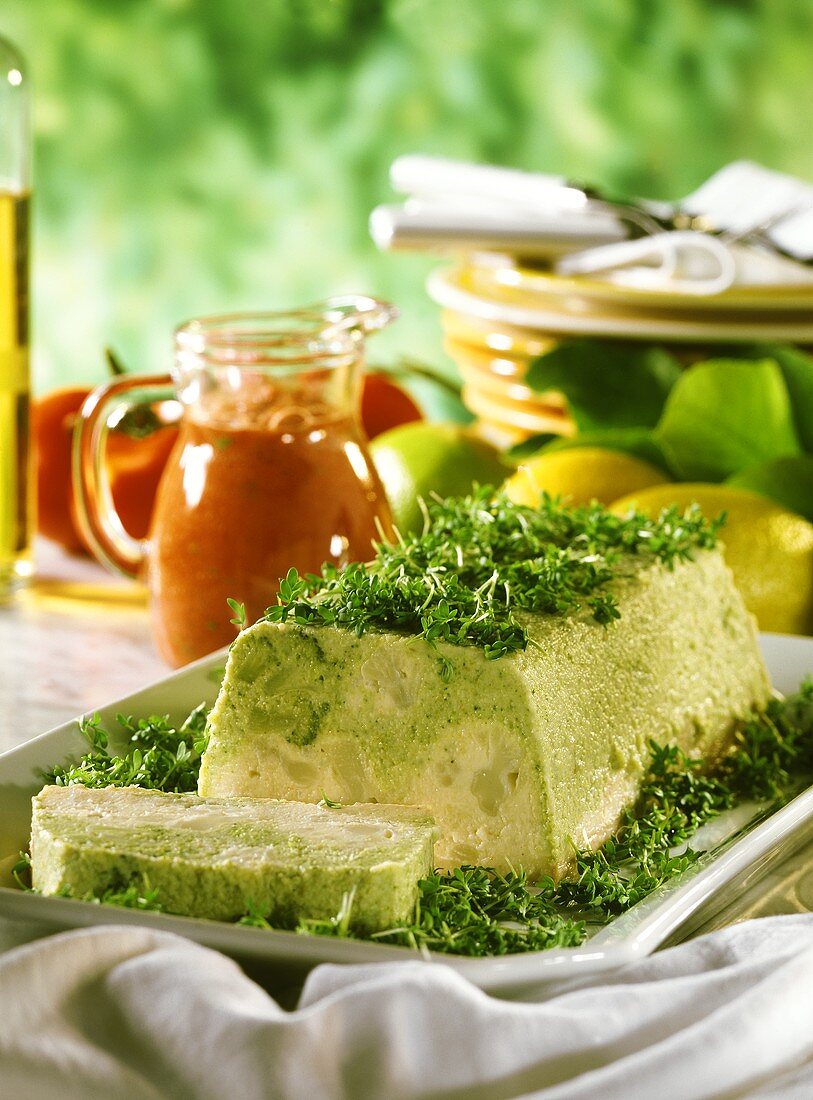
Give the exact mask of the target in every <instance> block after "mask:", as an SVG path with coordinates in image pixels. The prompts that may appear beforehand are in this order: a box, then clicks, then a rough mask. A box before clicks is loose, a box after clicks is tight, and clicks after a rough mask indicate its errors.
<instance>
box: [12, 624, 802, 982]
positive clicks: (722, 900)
mask: <svg viewBox="0 0 813 1100" xmlns="http://www.w3.org/2000/svg"><path fill="white" fill-rule="evenodd" d="M761 645H762V650H763V653H764V655H765V659H766V662H767V665H768V669H769V672H770V674H771V679H772V681H773V683H774V686H775V687H776V688H777V689H778V690H779V691H781V692H784V693H788V692H792V691H795V690H796V688H797V687H798V686H799V684H800V683H801V681H802V680H803V679H804V677H805V676H806V675H808V674H809V673H813V638H797V637H786V636H783V635H762V637H761ZM224 659H225V653H224V652H220V653H215V654H212V655H211V656H210V657H206V658H204V659H203V660H202V661H198V662H196V663H195V664H193V665H189V666H188V667H187V668H184V669H182V670H181V671H180V672H176V673H174V674H173V675H172V676H169V677H167V678H166V679H164V680H161V681H160V682H159V683H157V684H153V685H151V686H150V687H147V688H144V689H143V690H142V691H138V692H136V693H135V694H134V695H130V696H128V697H127V698H126V699H121V700H119V701H118V702H115V703H111V704H110V705H109V706H105V707H100V708H99V714H100V715H101V718H102V723H103V724H104V725H109V726H111V727H112V726H114V725H115V716H116V714H119V713H126V714H134V715H136V716H145V715H148V714H168V715H170V717H171V718H172V719H173V720H177V721H180V720H181V719H183V718H184V717H185V716H186V715H187V714H188V713H189V711H190V710H191V709H192V708H193V707H194V706H196V705H197V704H198V703H200V702H201V701H205V702H207V703H212V702H214V699H215V696H216V695H217V689H218V685H219V679H220V672H221V671H222V666H223V664H224ZM86 748H87V745H86V742H85V740H84V738H83V737H82V735H81V734H80V733H79V729H78V726H77V724H76V722H75V721H73V722H68V723H66V724H65V725H63V726H58V727H57V728H56V729H53V730H51V731H50V732H49V733H44V734H42V735H41V736H40V737H36V738H34V739H33V740H32V741H28V742H26V744H24V745H21V746H20V747H19V748H16V749H12V750H11V751H10V752H6V753H3V754H2V755H0V917H3V918H6V919H9V920H13V921H22V922H31V923H32V924H41V925H47V926H50V927H52V928H53V929H54V930H56V929H59V928H62V929H64V928H79V927H84V926H87V925H93V924H143V925H146V926H148V927H152V928H160V929H164V930H166V931H172V932H176V933H178V934H180V935H182V936H188V937H189V938H190V939H193V940H196V941H197V942H198V943H202V944H206V945H207V946H209V947H213V948H215V949H217V950H219V951H223V952H225V953H226V954H228V955H232V956H233V957H235V958H237V959H239V960H243V961H246V962H248V963H250V964H254V965H257V964H260V965H262V964H272V965H273V966H274V967H276V968H280V967H281V968H285V969H294V970H299V971H302V970H307V969H309V968H310V967H312V966H315V965H316V964H317V963H321V962H334V963H336V962H338V963H360V962H377V961H378V962H383V961H396V960H401V961H403V960H405V959H414V958H415V954H414V952H412V951H411V950H410V949H408V948H405V947H393V946H388V945H386V944H377V943H369V942H364V941H360V940H342V939H332V938H327V937H322V936H307V935H297V934H296V933H294V932H277V931H265V930H262V929H257V928H246V927H242V926H239V925H234V924H223V923H218V922H216V921H208V920H196V919H191V918H188V917H175V916H170V915H167V914H162V913H152V912H141V911H137V910H131V909H120V908H117V907H115V906H104V905H94V904H92V903H88V902H81V901H72V900H69V899H66V898H50V897H48V898H46V897H40V896H38V895H36V894H31V893H26V892H24V891H22V890H19V889H17V888H16V887H15V885H14V882H13V879H12V877H11V868H12V867H13V865H14V863H15V862H16V860H17V858H18V854H19V852H20V851H21V850H23V849H25V848H27V847H28V835H29V828H30V823H31V796H32V795H33V794H36V792H37V791H38V790H39V789H40V788H41V787H42V772H43V771H44V770H46V769H48V768H50V767H52V766H53V765H54V764H56V763H59V762H62V761H64V760H66V759H67V758H68V757H71V756H76V755H79V754H80V753H82V752H83V751H85V749H86ZM755 815H757V819H756V822H754V816H755ZM752 822H753V823H752ZM743 829H745V831H744V835H739V838H738V839H734V840H733V841H731V842H730V843H728V844H725V846H724V847H723V848H722V850H721V851H720V850H718V854H716V855H714V856H708V857H706V858H705V859H704V860H701V862H700V865H699V866H696V867H693V868H691V869H690V870H689V871H688V872H686V873H685V874H684V875H682V876H680V877H679V878H677V879H673V880H672V881H671V882H670V883H668V885H667V886H666V887H664V888H662V889H661V890H659V891H656V892H655V893H654V894H652V895H650V896H649V897H648V898H646V899H645V900H644V901H643V902H641V903H640V904H638V905H636V906H635V907H634V908H632V909H630V910H629V911H628V912H626V913H625V914H623V916H621V917H618V918H617V919H616V920H614V921H612V922H611V923H610V924H608V925H606V926H604V927H603V928H601V929H600V931H598V932H597V933H596V934H595V935H593V936H591V938H589V939H588V940H587V941H586V942H585V943H584V944H583V945H582V946H581V947H578V948H567V949H562V950H550V951H538V952H530V953H527V954H522V955H508V956H502V957H496V958H485V959H470V958H458V957H455V956H453V955H433V956H432V961H433V962H435V963H442V964H444V965H446V966H450V967H452V968H453V969H455V970H457V971H458V972H460V973H462V974H464V975H465V976H466V977H467V978H469V979H470V980H471V981H472V982H474V983H475V984H476V985H478V986H480V987H481V988H482V989H485V990H489V991H491V992H495V993H496V992H499V993H502V994H503V995H506V994H512V993H513V994H518V993H521V992H522V990H523V988H526V987H529V986H531V985H538V984H539V983H540V982H545V981H550V980H556V981H557V983H558V982H560V981H562V980H565V981H567V982H573V981H577V980H578V979H579V978H580V977H581V976H585V977H586V976H589V975H590V974H593V973H595V972H598V971H603V970H610V969H614V968H615V967H618V966H621V965H623V964H624V963H627V962H631V961H632V960H633V959H635V958H638V957H640V956H643V955H648V954H650V953H651V952H652V951H654V950H655V949H656V948H657V947H659V946H660V945H661V944H663V943H664V942H665V941H666V940H667V939H668V938H669V937H671V936H673V935H674V933H675V932H676V931H677V930H678V929H679V928H680V926H681V925H683V924H684V923H685V922H686V921H688V920H689V918H692V917H695V918H696V916H697V914H698V913H699V912H700V910H701V909H702V910H703V911H704V912H706V911H708V913H709V914H711V913H713V912H717V911H719V909H720V908H722V907H723V906H724V905H726V904H727V903H729V902H730V901H731V900H732V898H733V897H735V896H736V894H737V893H738V892H739V891H741V890H744V889H746V888H747V887H750V886H752V885H753V883H755V882H756V881H758V880H759V878H760V877H762V876H763V875H765V874H766V873H767V872H768V871H770V870H771V869H772V868H774V867H775V866H776V865H777V862H778V861H779V860H781V859H783V858H784V857H785V856H786V855H788V854H790V853H791V852H793V851H794V850H795V849H797V848H798V847H800V846H801V845H802V844H804V843H806V842H807V841H808V840H809V839H810V838H811V837H813V788H810V789H808V790H807V791H805V792H804V793H803V794H800V795H799V796H798V797H797V798H795V799H794V800H793V801H792V802H790V803H788V805H787V806H785V807H783V808H782V809H781V810H779V811H777V812H776V813H774V814H772V815H771V816H770V817H767V818H766V817H765V816H764V814H762V816H761V817H760V816H759V807H757V806H751V807H739V808H738V809H736V810H732V811H730V812H729V813H726V814H724V815H722V816H721V817H720V818H718V819H717V820H716V821H714V822H712V823H710V824H709V825H708V826H705V827H704V829H702V830H701V831H700V833H699V834H698V836H697V839H696V840H695V842H694V845H695V846H696V847H697V846H701V844H700V842H701V840H702V846H709V847H711V846H715V847H716V846H718V845H719V844H720V843H721V842H722V843H724V842H725V841H727V840H729V839H730V838H732V837H734V836H735V835H738V834H743Z"/></svg>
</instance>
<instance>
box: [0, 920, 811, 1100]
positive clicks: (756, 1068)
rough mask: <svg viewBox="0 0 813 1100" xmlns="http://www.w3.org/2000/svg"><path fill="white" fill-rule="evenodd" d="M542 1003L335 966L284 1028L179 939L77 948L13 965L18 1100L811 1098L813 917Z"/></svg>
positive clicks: (83, 939) (217, 964)
mask: <svg viewBox="0 0 813 1100" xmlns="http://www.w3.org/2000/svg"><path fill="white" fill-rule="evenodd" d="M539 996H540V998H543V997H547V999H545V1000H542V1001H541V1003H512V1002H507V1001H500V1000H495V999H493V998H491V997H488V996H486V994H484V993H482V992H481V991H480V990H478V989H476V988H475V987H474V986H472V985H470V984H469V983H468V982H467V981H466V980H465V979H464V978H462V977H460V976H459V975H457V974H456V973H454V972H453V971H452V970H450V969H448V968H447V967H444V966H442V965H431V964H427V963H424V962H420V961H417V960H416V961H414V962H405V963H402V964H398V963H396V964H386V965H367V966H351V967H340V966H321V967H318V968H317V969H316V970H314V971H313V972H312V973H311V975H310V977H309V978H308V980H307V982H306V984H305V988H304V990H303V993H302V996H301V999H300V1002H299V1005H298V1007H297V1009H296V1011H295V1012H286V1011H284V1010H283V1009H281V1008H280V1007H279V1006H278V1005H277V1003H276V1002H275V1001H274V1000H272V998H271V997H270V996H269V995H268V994H267V993H266V992H264V991H263V990H262V989H261V988H260V987H259V986H258V985H256V984H254V983H253V982H252V981H250V980H249V979H248V978H247V977H245V975H244V974H243V973H242V971H241V970H240V969H239V968H238V967H237V965H236V964H235V963H233V962H232V961H230V960H229V959H227V958H225V957H224V956H222V955H219V954H217V953H215V952H214V951H210V950H208V949H206V948H203V947H200V946H197V945H196V944H193V943H191V942H189V941H187V940H183V939H181V938H179V937H176V936H173V935H169V934H167V933H162V932H154V931H151V930H149V929H146V928H137V927H127V928H125V927H100V928H95V929H87V930H82V931H78V932H68V933H65V934H62V935H58V936H53V937H51V938H49V939H46V940H42V941H40V942H38V943H34V944H30V945H26V946H25V947H20V948H17V949H16V950H14V951H11V952H9V953H8V954H6V955H4V956H2V957H1V958H0V1094H2V1095H3V1096H4V1097H6V1096H7V1097H9V1098H12V1097H13V1098H15V1100H27V1098H36V1100H47V1098H49V1097H51V1096H53V1097H59V1098H60V1100H73V1098H81V1100H94V1098H96V1097H99V1098H102V1097H103V1098H105V1100H110V1098H111V1097H115V1098H122V1100H125V1098H126V1100H130V1098H132V1100H142V1098H145V1100H146V1098H149V1100H154V1098H156V1097H194V1098H202V1100H207V1098H212V1100H224V1098H226V1097H240V1098H241V1100H259V1098H272V1100H289V1098H290V1100H332V1098H334V1097H347V1098H350V1100H368V1098H370V1100H372V1098H376V1100H378V1098H387V1100H400V1098H406V1097H409V1098H413V1097H422V1098H428V1097H435V1098H438V1097H447V1098H449V1100H451V1098H455V1100H459V1098H462V1097H466V1098H467V1100H485V1098H508V1097H529V1096H534V1097H542V1098H543V1100H565V1098H566V1100H585V1098H588V1097H596V1098H598V1097H600V1098H601V1100H614V1098H619V1100H621V1098H623V1100H637V1098H647V1100H649V1098H652V1097H657V1098H658V1100H672V1098H674V1100H692V1098H696V1097H733V1096H738V1097H740V1096H771V1097H786V1098H790V1097H793V1098H795V1097H799V1098H801V1097H809V1096H813V915H797V916H786V917H771V918H767V919H763V920H760V921H755V922H751V923H746V924H741V925H738V926H735V927H732V928H729V929H726V930H724V931H722V932H717V933H714V934H712V935H710V936H707V937H704V938H701V939H698V940H695V941H693V942H691V943H688V944H685V945H683V946H680V947H677V948H673V949H671V950H668V951H664V952H662V953H661V954H659V955H656V956H654V957H653V958H650V959H646V960H644V961H642V962H640V963H636V964H635V965H633V966H629V967H626V968H624V969H623V970H620V971H617V972H615V973H614V974H611V975H609V976H606V975H605V977H604V979H603V981H602V983H601V984H596V985H593V986H590V987H582V988H580V989H578V990H576V991H571V992H566V993H561V994H558V995H557V994H553V995H551V994H550V993H548V994H546V993H545V992H544V990H542V989H540V992H539Z"/></svg>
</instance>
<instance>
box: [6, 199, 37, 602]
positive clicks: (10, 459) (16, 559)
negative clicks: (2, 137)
mask: <svg viewBox="0 0 813 1100" xmlns="http://www.w3.org/2000/svg"><path fill="white" fill-rule="evenodd" d="M28 206H29V200H28V196H27V195H25V194H11V193H8V192H0V598H2V597H3V596H5V595H7V594H8V592H9V591H11V590H12V589H13V588H14V587H16V585H17V584H18V583H20V582H21V581H23V580H24V579H25V578H26V577H27V576H29V575H30V573H31V548H30V538H31V527H32V516H31V512H32V508H31V504H32V492H31V477H30V455H29V389H30V382H29V368H28Z"/></svg>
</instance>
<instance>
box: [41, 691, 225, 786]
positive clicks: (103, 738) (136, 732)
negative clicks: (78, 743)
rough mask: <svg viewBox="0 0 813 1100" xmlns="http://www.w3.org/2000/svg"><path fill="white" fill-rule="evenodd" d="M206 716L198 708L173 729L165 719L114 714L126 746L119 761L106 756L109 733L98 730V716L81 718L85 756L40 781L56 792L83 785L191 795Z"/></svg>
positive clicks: (107, 754)
mask: <svg viewBox="0 0 813 1100" xmlns="http://www.w3.org/2000/svg"><path fill="white" fill-rule="evenodd" d="M206 713H207V712H206V707H205V705H204V704H203V703H201V704H200V705H199V706H197V707H195V709H194V710H193V711H192V713H191V714H190V715H189V716H188V718H187V719H186V720H185V721H184V722H183V723H182V724H181V725H180V726H177V727H176V726H174V725H173V724H172V723H171V722H170V721H169V719H168V718H167V717H165V716H164V717H161V716H160V715H153V716H152V717H150V718H141V719H136V718H131V717H128V716H126V715H123V714H119V715H117V719H116V720H117V722H118V724H119V726H120V728H121V731H122V733H123V734H124V735H125V736H126V738H127V742H128V748H127V750H126V751H125V752H124V753H123V754H122V755H120V756H113V755H111V754H110V752H109V751H108V749H109V744H110V734H109V733H108V731H107V730H105V729H104V728H103V727H102V725H101V721H100V719H99V715H98V714H95V715H93V716H92V717H86V718H83V719H81V721H80V722H79V728H80V730H81V732H82V734H83V735H84V736H85V737H86V738H87V740H88V742H89V743H90V752H88V753H85V754H84V756H81V757H80V758H79V761H78V762H77V763H75V764H68V765H65V766H62V765H58V766H57V767H55V768H52V769H51V770H50V771H49V772H46V774H45V780H46V782H48V783H55V784H56V785H57V786H60V787H67V786H68V785H69V784H71V783H82V784H84V786H86V787H146V788H147V789H148V790H155V791H172V792H175V793H179V792H182V791H195V790H197V786H198V772H199V771H200V758H201V755H202V753H203V750H204V749H205V748H206Z"/></svg>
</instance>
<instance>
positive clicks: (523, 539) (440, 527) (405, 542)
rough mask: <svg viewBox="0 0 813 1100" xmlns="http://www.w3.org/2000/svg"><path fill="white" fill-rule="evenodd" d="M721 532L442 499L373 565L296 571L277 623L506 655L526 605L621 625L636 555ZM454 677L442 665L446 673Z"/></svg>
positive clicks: (687, 548)
mask: <svg viewBox="0 0 813 1100" xmlns="http://www.w3.org/2000/svg"><path fill="white" fill-rule="evenodd" d="M718 526H719V522H709V521H708V520H706V519H705V518H704V517H703V515H702V514H701V513H700V511H699V509H696V508H692V509H690V510H689V511H687V512H686V513H680V512H679V511H678V510H677V509H666V510H664V512H663V513H662V514H661V516H660V517H659V518H658V519H657V520H652V519H648V518H647V517H645V516H643V515H640V514H632V515H630V516H626V517H624V518H619V517H617V516H613V515H611V514H610V513H608V512H607V511H606V510H605V509H604V508H602V507H601V506H600V505H590V506H588V507H584V508H566V507H565V506H564V505H562V504H561V503H560V502H559V501H557V500H552V499H550V498H549V497H543V499H542V501H541V503H540V505H539V507H538V508H525V507H522V506H520V505H516V504H512V503H511V502H510V501H509V500H508V499H507V498H506V497H505V496H504V495H502V494H499V495H497V496H494V494H493V490H491V489H489V488H484V489H481V490H479V491H478V492H476V493H475V494H474V495H472V496H469V497H460V498H450V499H449V500H445V501H440V500H438V501H430V502H429V503H428V505H427V514H426V523H425V530H424V532H423V533H422V534H421V535H413V536H409V537H408V538H406V539H401V540H400V541H399V542H397V543H395V544H389V543H385V544H382V545H379V546H378V547H377V549H376V556H375V559H374V561H373V563H372V564H371V565H362V564H359V563H356V564H352V565H349V566H347V567H346V568H345V569H344V570H341V571H340V570H338V569H336V568H335V567H334V566H332V565H326V566H324V567H323V570H322V574H321V576H314V575H312V574H311V575H309V576H307V577H300V576H299V574H298V573H297V572H296V570H294V569H292V570H290V571H289V573H288V575H287V576H286V577H285V578H284V580H283V581H282V582H281V583H280V592H279V596H278V604H277V606H276V607H272V608H269V609H268V611H267V612H266V618H267V619H268V620H269V621H271V622H286V621H288V620H289V619H290V620H293V621H294V622H297V623H299V624H302V625H323V624H332V625H335V626H338V627H341V628H342V629H345V630H352V631H354V632H355V633H356V634H359V635H361V634H363V633H364V632H365V631H367V630H370V629H372V628H375V627H382V628H385V629H389V630H397V631H403V632H405V633H412V634H416V635H418V636H419V637H422V638H425V639H426V640H427V641H429V642H431V643H433V644H437V643H439V642H447V643H450V644H452V645H470V646H479V647H481V648H482V649H483V651H484V652H485V655H486V657H488V658H490V659H494V658H499V657H504V656H505V655H506V654H508V653H512V652H515V651H517V650H523V649H525V647H526V646H527V644H528V635H527V631H526V629H525V627H524V626H522V625H521V624H520V622H519V621H518V620H517V618H516V617H515V614H514V611H515V610H517V609H522V610H526V611H541V612H547V613H550V614H573V613H576V612H578V611H580V610H589V611H591V612H592V615H593V618H594V619H596V620H597V621H598V622H600V623H605V624H606V623H609V622H611V621H612V620H613V619H614V618H617V617H618V610H617V608H616V605H615V599H614V597H613V595H612V592H611V591H609V588H608V586H609V585H610V583H611V582H612V580H613V578H614V577H615V575H616V573H617V571H618V569H619V568H620V567H621V565H622V563H623V558H624V555H628V554H635V555H640V556H645V557H650V558H658V559H660V560H661V561H662V562H664V563H665V564H667V565H669V566H671V565H672V564H673V563H674V562H675V561H682V560H686V559H689V558H691V556H692V554H693V553H694V551H695V550H696V549H698V548H710V547H713V546H714V545H715V544H716V532H717V529H718ZM449 671H450V670H449V668H448V662H446V663H445V664H444V663H443V662H442V664H441V672H442V674H444V675H448V673H449Z"/></svg>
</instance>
